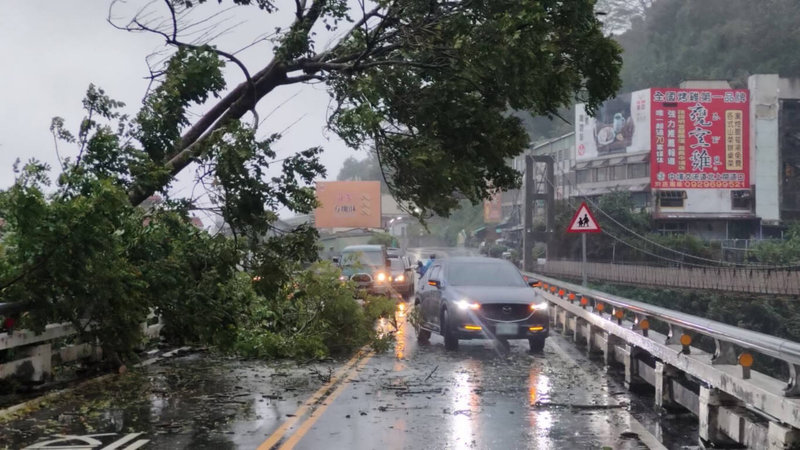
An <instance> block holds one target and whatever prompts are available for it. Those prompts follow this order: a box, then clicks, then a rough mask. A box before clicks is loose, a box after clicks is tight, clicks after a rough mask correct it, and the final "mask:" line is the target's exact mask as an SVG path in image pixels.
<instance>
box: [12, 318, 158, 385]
mask: <svg viewBox="0 0 800 450" xmlns="http://www.w3.org/2000/svg"><path fill="white" fill-rule="evenodd" d="M29 310H30V306H29V305H26V304H23V303H0V380H2V379H5V378H10V377H14V378H17V379H19V380H21V381H26V382H42V381H46V380H47V379H49V378H51V377H52V374H53V369H52V368H53V365H54V364H64V363H69V362H73V361H77V360H81V359H86V358H90V359H99V358H101V357H102V352H101V349H100V346H99V345H97V344H96V343H89V342H73V341H75V339H71V338H74V337H76V336H77V335H78V331H77V330H76V329H75V327H74V326H73V325H72V324H70V323H54V324H48V325H46V326H45V329H44V330H43V331H42V332H41V333H36V332H34V331H32V330H26V329H17V328H16V327H17V325H18V322H17V321H16V320H15V319H17V318H18V317H19V316H20V314H22V313H24V312H26V311H29ZM8 319H12V321H11V322H9V321H8ZM9 325H10V326H9ZM163 326H164V324H163V323H162V321H161V318H160V317H157V316H155V315H154V314H152V313H151V314H150V315H149V316H148V318H147V321H146V322H145V323H143V324H141V327H142V333H143V334H144V335H145V336H146V337H148V338H157V337H158V336H159V334H160V332H161V329H162V328H163Z"/></svg>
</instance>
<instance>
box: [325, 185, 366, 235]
mask: <svg viewBox="0 0 800 450" xmlns="http://www.w3.org/2000/svg"><path fill="white" fill-rule="evenodd" d="M317 200H318V201H319V203H320V205H319V207H317V209H315V210H314V225H315V226H316V227H317V228H380V227H381V183H380V181H318V182H317Z"/></svg>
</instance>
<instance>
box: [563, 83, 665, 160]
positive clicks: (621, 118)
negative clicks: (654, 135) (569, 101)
mask: <svg viewBox="0 0 800 450" xmlns="http://www.w3.org/2000/svg"><path fill="white" fill-rule="evenodd" d="M649 150H650V89H644V90H641V91H635V92H632V93H627V94H621V95H619V96H617V97H614V98H612V99H609V100H606V101H605V102H603V104H602V105H600V107H599V108H598V110H597V114H596V116H595V117H590V116H589V114H587V112H586V109H585V105H584V104H583V103H579V104H577V105H575V159H576V160H578V161H584V160H590V159H595V158H600V157H603V156H611V155H616V154H619V155H623V156H624V155H625V154H627V153H636V152H644V151H649Z"/></svg>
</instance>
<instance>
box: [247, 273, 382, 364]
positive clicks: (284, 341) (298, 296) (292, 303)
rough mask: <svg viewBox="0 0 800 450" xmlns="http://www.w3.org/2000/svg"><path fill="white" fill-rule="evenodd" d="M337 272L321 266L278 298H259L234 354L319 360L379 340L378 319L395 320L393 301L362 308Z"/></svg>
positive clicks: (372, 300)
mask: <svg viewBox="0 0 800 450" xmlns="http://www.w3.org/2000/svg"><path fill="white" fill-rule="evenodd" d="M339 274H340V272H339V270H338V269H337V268H336V267H334V266H333V265H331V264H329V263H327V262H319V263H316V264H314V265H313V266H312V267H311V270H308V271H300V272H298V273H296V274H295V276H294V278H293V279H292V280H291V281H290V282H287V283H285V284H284V285H283V286H282V287H281V290H280V291H279V292H278V295H276V296H275V297H273V298H261V299H260V301H259V302H256V303H255V304H254V305H253V306H252V309H251V310H250V312H249V313H248V315H247V318H246V324H245V325H244V326H243V327H242V328H241V331H240V333H239V336H238V339H237V342H236V345H235V349H236V351H237V352H239V353H240V354H242V355H244V356H250V357H256V358H285V357H289V358H298V357H304V358H320V357H324V356H328V355H331V354H334V355H337V354H346V353H349V352H352V351H353V350H356V349H358V348H360V347H362V346H364V345H367V344H369V343H370V342H380V341H377V339H378V337H379V336H378V334H377V331H376V328H375V325H376V321H377V320H378V319H379V318H381V317H383V318H389V317H393V314H394V303H393V302H392V301H391V300H390V299H388V298H386V297H368V298H366V299H365V300H364V304H363V306H362V305H359V304H358V303H357V302H356V300H355V299H354V289H353V286H352V285H350V284H349V283H342V282H341V281H339ZM258 283H259V282H256V284H258Z"/></svg>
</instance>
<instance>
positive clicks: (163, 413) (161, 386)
mask: <svg viewBox="0 0 800 450" xmlns="http://www.w3.org/2000/svg"><path fill="white" fill-rule="evenodd" d="M401 321H402V318H401ZM523 342H524V341H519V342H518V343H516V342H515V343H513V345H512V347H511V351H510V352H509V353H508V354H503V353H500V352H498V351H497V349H495V348H494V346H493V345H492V344H491V343H490V342H487V341H464V342H462V344H461V348H460V349H459V351H457V352H446V351H445V350H444V344H443V342H442V339H441V338H440V337H438V336H434V337H432V338H431V342H430V344H429V345H425V346H418V345H417V343H416V339H415V336H414V331H413V329H412V328H411V327H410V326H408V325H407V324H406V325H403V326H401V327H400V330H399V331H398V333H397V345H396V346H395V348H394V350H393V351H391V352H389V353H385V354H380V355H375V356H372V357H370V358H368V359H361V360H360V361H359V362H358V363H357V364H355V365H354V366H353V367H352V369H351V371H350V372H347V374H346V376H344V377H343V381H342V383H340V384H338V385H337V386H338V388H337V389H336V390H335V391H334V392H333V394H330V395H329V396H328V397H326V398H325V399H323V400H322V401H321V402H319V403H315V404H314V407H313V408H311V410H310V411H313V414H314V415H313V416H312V419H313V420H309V419H308V417H307V416H298V417H295V416H294V415H295V414H296V413H297V409H298V407H301V405H302V404H303V402H304V401H306V400H307V399H308V398H309V397H310V396H311V395H312V394H313V393H314V392H315V391H317V390H318V388H319V387H320V386H322V385H323V384H324V383H323V380H324V379H325V378H326V377H327V376H328V375H330V374H331V370H333V369H334V368H335V367H341V364H336V365H329V364H314V365H297V364H294V363H292V364H290V363H286V364H283V365H281V364H274V363H273V364H266V363H261V362H241V361H236V360H232V359H224V358H218V357H215V356H213V355H208V354H202V353H199V354H192V355H188V356H184V357H180V358H176V359H174V360H171V361H167V362H165V363H163V364H159V365H155V366H152V367H149V368H146V369H144V370H142V371H135V372H132V373H129V374H126V375H125V376H122V377H114V378H113V379H110V380H106V381H101V382H97V383H93V384H90V385H88V386H85V387H83V388H81V389H78V390H77V391H75V392H73V393H71V394H68V395H66V396H64V397H63V398H61V399H59V400H54V401H52V402H49V403H48V404H46V405H45V406H44V408H42V409H41V410H38V411H34V412H31V413H29V414H26V415H24V416H23V417H22V418H20V419H17V420H14V421H11V422H7V423H3V424H2V425H0V426H1V427H2V428H0V429H2V433H0V448H4V447H5V448H24V447H26V446H30V445H32V444H34V443H36V442H42V441H43V440H45V438H46V437H48V436H52V435H55V434H57V433H61V434H75V435H86V434H92V433H117V435H115V436H109V437H102V439H101V438H98V441H103V442H104V445H109V444H110V443H111V442H113V441H114V440H116V439H120V438H122V437H123V436H125V435H127V434H128V433H142V434H141V435H139V436H136V439H139V440H147V442H146V443H145V444H143V445H142V447H141V448H148V449H151V448H152V449H254V448H258V446H259V445H260V444H262V443H263V442H264V441H265V440H266V439H267V438H268V437H269V436H270V435H272V434H273V433H274V432H275V431H276V430H277V429H278V428H279V427H280V426H281V424H283V423H287V422H288V421H290V420H291V421H296V422H295V423H294V426H293V427H291V428H289V429H287V430H286V433H285V434H284V435H283V436H282V439H280V440H279V443H280V444H285V443H287V442H289V443H290V444H295V442H290V440H292V439H294V440H296V441H297V442H296V446H295V447H294V448H298V449H318V448H347V449H401V448H402V449H406V448H408V449H411V448H419V449H445V448H475V449H517V448H519V449H583V448H587V449H589V448H594V449H600V448H603V447H609V448H613V449H640V448H663V447H659V445H658V444H657V443H656V442H657V441H658V440H662V441H665V442H666V446H667V448H681V447H682V446H683V445H686V444H691V443H692V442H695V438H694V437H693V435H692V433H691V432H689V433H687V434H686V435H682V433H684V432H685V430H683V429H678V430H677V431H675V430H673V431H671V432H664V429H663V428H662V426H664V424H663V423H662V424H661V425H662V426H659V422H658V421H657V419H656V418H655V416H654V414H652V412H649V411H648V408H647V407H646V406H644V405H647V404H649V402H650V401H651V400H647V399H645V400H637V399H636V398H633V397H631V396H630V395H629V393H628V392H627V390H626V389H624V388H623V387H622V386H620V385H619V383H618V382H617V381H615V378H616V377H615V376H613V375H609V374H607V373H606V372H605V371H604V370H603V369H602V368H601V367H600V366H599V365H598V364H597V363H596V362H593V361H588V360H586V359H585V357H584V356H583V355H582V354H581V353H580V351H579V350H577V349H576V348H575V347H574V346H573V345H572V344H571V343H570V342H569V341H567V340H565V339H563V338H562V337H560V336H553V337H551V338H549V339H548V342H547V345H546V347H545V351H544V352H543V353H542V354H538V355H531V354H529V353H528V352H527V349H526V346H527V342H524V343H525V345H523ZM327 392H330V391H327ZM334 395H335V398H333V397H334ZM648 412H649V414H648ZM635 416H638V420H637V418H635ZM662 422H664V421H662ZM642 423H644V425H642ZM687 423H691V422H687ZM666 426H669V424H666ZM672 426H673V427H676V428H677V427H681V425H680V424H673V425H672ZM667 431H668V430H667ZM654 443H656V444H654ZM52 445H55V444H52ZM33 448H36V447H33ZM40 448H47V447H46V446H42V447H40ZM68 448H70V447H68ZM71 448H78V447H71ZM81 448H85V449H90V448H102V447H89V446H86V447H81ZM112 448H113V447H112ZM119 448H127V447H124V446H122V447H119ZM283 448H286V447H283Z"/></svg>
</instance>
